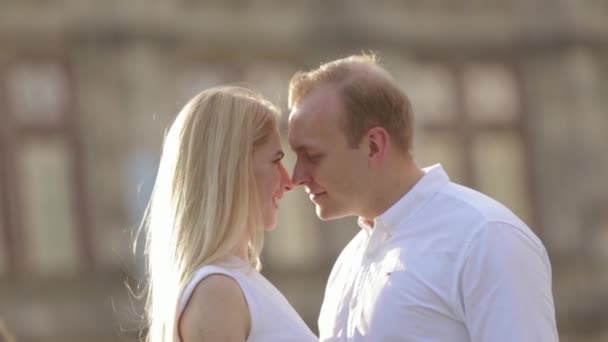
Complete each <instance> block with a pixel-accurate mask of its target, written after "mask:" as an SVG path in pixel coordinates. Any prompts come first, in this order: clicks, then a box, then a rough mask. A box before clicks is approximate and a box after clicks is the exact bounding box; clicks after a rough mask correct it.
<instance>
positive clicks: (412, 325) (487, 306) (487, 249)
mask: <svg viewBox="0 0 608 342" xmlns="http://www.w3.org/2000/svg"><path fill="white" fill-rule="evenodd" d="M425 172H426V174H425V175H424V176H423V177H422V178H421V180H420V181H419V182H418V183H417V184H416V185H415V186H414V188H413V189H412V190H410V191H409V192H408V193H407V194H406V195H405V196H403V197H402V198H401V199H400V200H399V201H398V202H397V203H395V204H394V205H393V206H392V207H391V208H390V209H388V210H387V211H386V212H385V213H384V214H382V215H381V216H380V217H377V218H376V219H375V220H374V226H373V228H372V227H370V226H367V225H366V224H365V223H364V222H363V221H362V220H361V219H360V220H359V225H360V226H361V227H362V230H361V231H360V232H359V233H358V234H357V235H356V236H355V237H354V238H353V240H352V241H351V242H350V243H349V244H348V245H347V246H346V248H344V250H343V251H342V253H341V254H340V256H339V257H338V260H337V261H336V264H335V265H334V268H333V269H332V272H331V274H330V277H329V281H328V284H327V288H326V292H325V298H324V301H323V306H322V308H321V314H320V317H319V332H320V339H321V341H331V342H334V341H371V342H389V341H421V342H422V341H424V342H435V341H436V342H440V341H441V342H445V341H451V342H461V341H462V342H465V341H466V342H470V341H475V342H481V341H484V342H501V341H504V342H507V341H508V342H553V341H558V336H557V328H556V324H555V310H554V304H553V295H552V292H551V266H550V264H549V259H548V257H547V253H546V251H545V248H544V247H543V245H542V243H541V241H540V240H539V239H538V238H537V237H536V236H535V235H534V233H532V231H531V230H530V229H529V228H528V227H527V226H526V224H525V223H523V222H522V221H521V220H520V219H518V218H517V217H516V216H515V215H514V214H513V213H511V211H509V210H508V209H507V208H505V207H504V206H503V205H501V204H499V203H498V202H496V201H494V200H492V199H491V198H489V197H487V196H485V195H483V194H481V193H479V192H476V191H474V190H472V189H469V188H466V187H463V186H460V185H457V184H455V183H452V182H450V180H449V178H448V176H447V174H446V173H445V172H444V171H443V169H442V167H441V166H440V165H435V166H433V167H430V168H427V169H425Z"/></svg>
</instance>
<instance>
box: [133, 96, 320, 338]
mask: <svg viewBox="0 0 608 342" xmlns="http://www.w3.org/2000/svg"><path fill="white" fill-rule="evenodd" d="M278 113H279V112H278V110H277V109H276V107H275V106H273V105H272V104H271V103H269V102H268V101H266V100H264V99H263V98H262V97H261V96H259V95H258V94H256V93H254V92H252V91H250V90H247V89H244V88H240V87H217V88H212V89H208V90H205V91H203V92H201V93H200V94H198V95H197V96H195V97H194V98H193V99H192V100H190V102H188V104H186V106H185V107H184V108H183V109H182V110H181V112H180V113H179V114H178V116H177V118H176V119H175V122H174V123H173V124H172V125H171V127H170V129H169V131H168V134H167V136H166V138H165V142H164V146H163V151H162V157H161V161H160V166H159V173H158V176H157V179H156V184H155V186H154V192H153V195H152V198H151V201H150V205H149V207H148V210H147V212H146V217H145V221H144V225H143V227H145V228H146V232H147V244H146V255H147V257H148V272H149V288H148V291H149V292H148V301H147V316H148V324H149V326H148V329H149V330H148V334H147V339H146V341H147V342H168V341H172V342H178V341H180V342H194V341H197V342H198V341H226V342H232V341H235V342H236V341H239V342H242V341H249V342H257V341H264V342H273V341H317V338H316V337H315V336H314V334H313V333H312V332H311V331H310V330H309V329H308V327H307V326H306V325H305V323H304V322H303V321H302V319H301V318H300V317H299V316H298V314H297V313H296V311H295V310H294V309H293V308H292V307H291V305H290V304H289V303H288V302H287V300H286V299H285V298H284V297H283V296H282V295H281V294H280V293H279V291H278V290H277V289H276V288H275V287H274V286H273V285H271V284H270V283H269V282H268V281H267V280H266V279H265V278H264V277H263V276H262V275H261V274H260V273H259V272H258V270H259V269H260V261H259V255H260V249H261V248H262V240H263V233H264V231H265V230H271V229H273V228H274V226H275V223H276V216H277V210H278V203H279V201H280V199H281V197H282V196H283V194H284V193H285V192H286V191H289V190H290V189H291V181H290V178H289V176H288V174H287V172H286V170H285V168H284V167H283V164H282V162H281V160H282V158H283V155H284V153H283V150H282V148H281V144H280V138H279V131H278V124H277V121H278V116H279V114H278Z"/></svg>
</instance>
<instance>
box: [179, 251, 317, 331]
mask: <svg viewBox="0 0 608 342" xmlns="http://www.w3.org/2000/svg"><path fill="white" fill-rule="evenodd" d="M212 274H222V275H226V276H228V277H230V278H232V279H234V280H235V281H236V282H237V283H238V284H239V286H240V287H241V291H242V292H243V294H244V295H245V300H246V301H247V306H248V307H249V314H250V317H251V330H250V331H249V337H248V338H247V340H246V342H288V341H293V342H300V341H315V342H318V341H319V339H318V338H317V337H316V336H315V335H314V334H313V333H312V331H310V329H309V328H308V326H306V324H305V323H304V321H303V320H302V318H300V316H299V315H298V314H297V312H296V311H295V310H294V308H293V307H292V306H291V305H290V304H289V302H288V301H287V299H285V297H283V295H282V294H281V293H280V292H279V290H277V288H276V287H274V286H273V285H272V284H271V283H270V282H269V281H268V280H266V278H264V276H262V275H261V274H260V273H259V272H258V271H257V270H255V269H254V268H253V267H251V266H250V265H249V264H247V263H246V262H245V261H243V260H242V259H239V258H238V257H236V256H232V257H230V258H229V259H227V261H225V262H221V263H217V264H215V265H205V266H203V267H201V268H199V269H198V270H197V271H196V272H194V274H193V276H192V279H191V280H190V282H189V283H188V285H187V286H186V288H185V289H184V291H183V292H182V295H181V298H180V302H179V307H178V311H177V313H178V315H177V318H178V319H179V317H180V316H181V314H182V313H183V311H184V308H185V307H186V304H187V303H188V300H189V299H190V296H191V295H192V293H193V292H194V289H195V288H196V286H197V285H198V283H199V282H200V281H201V280H203V279H204V278H205V277H207V276H209V275H212ZM176 331H177V329H176ZM175 340H176V341H180V339H179V337H178V336H177V333H176V337H175Z"/></svg>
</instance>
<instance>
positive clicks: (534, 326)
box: [460, 222, 558, 342]
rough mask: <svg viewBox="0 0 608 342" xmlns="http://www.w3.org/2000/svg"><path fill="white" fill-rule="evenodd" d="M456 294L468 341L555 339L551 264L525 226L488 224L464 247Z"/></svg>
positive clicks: (526, 341)
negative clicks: (461, 308) (459, 281)
mask: <svg viewBox="0 0 608 342" xmlns="http://www.w3.org/2000/svg"><path fill="white" fill-rule="evenodd" d="M460 290H461V300H462V304H463V307H464V314H465V323H466V326H467V329H468V331H469V334H470V336H471V341H473V342H487V341H493V342H502V341H504V342H507V341H518V342H537V341H543V342H553V341H558V335H557V328H556V323H555V308H554V304H553V294H552V291H551V265H550V263H549V258H548V256H547V252H546V250H545V248H544V247H543V245H542V243H541V242H540V240H539V239H538V238H536V236H535V235H534V234H533V233H532V232H531V231H528V229H527V228H521V227H517V226H514V225H511V224H508V223H502V222H499V223H496V222H493V223H487V224H486V226H484V227H483V228H482V229H481V231H480V232H479V233H478V234H477V235H476V236H475V238H474V239H473V240H472V241H471V243H470V245H469V248H468V253H467V256H466V259H465V263H464V266H463V271H462V278H461V289H460Z"/></svg>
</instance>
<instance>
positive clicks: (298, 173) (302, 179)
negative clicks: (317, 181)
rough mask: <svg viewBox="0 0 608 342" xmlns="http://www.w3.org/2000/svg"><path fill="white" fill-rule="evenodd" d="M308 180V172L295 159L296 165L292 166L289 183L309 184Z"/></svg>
mask: <svg viewBox="0 0 608 342" xmlns="http://www.w3.org/2000/svg"><path fill="white" fill-rule="evenodd" d="M310 180H311V179H310V174H309V173H308V172H307V171H306V169H304V168H303V167H302V165H301V164H300V163H299V162H297V161H296V165H295V166H294V167H293V174H292V176H291V183H292V184H293V186H300V185H306V184H309V183H310Z"/></svg>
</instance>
